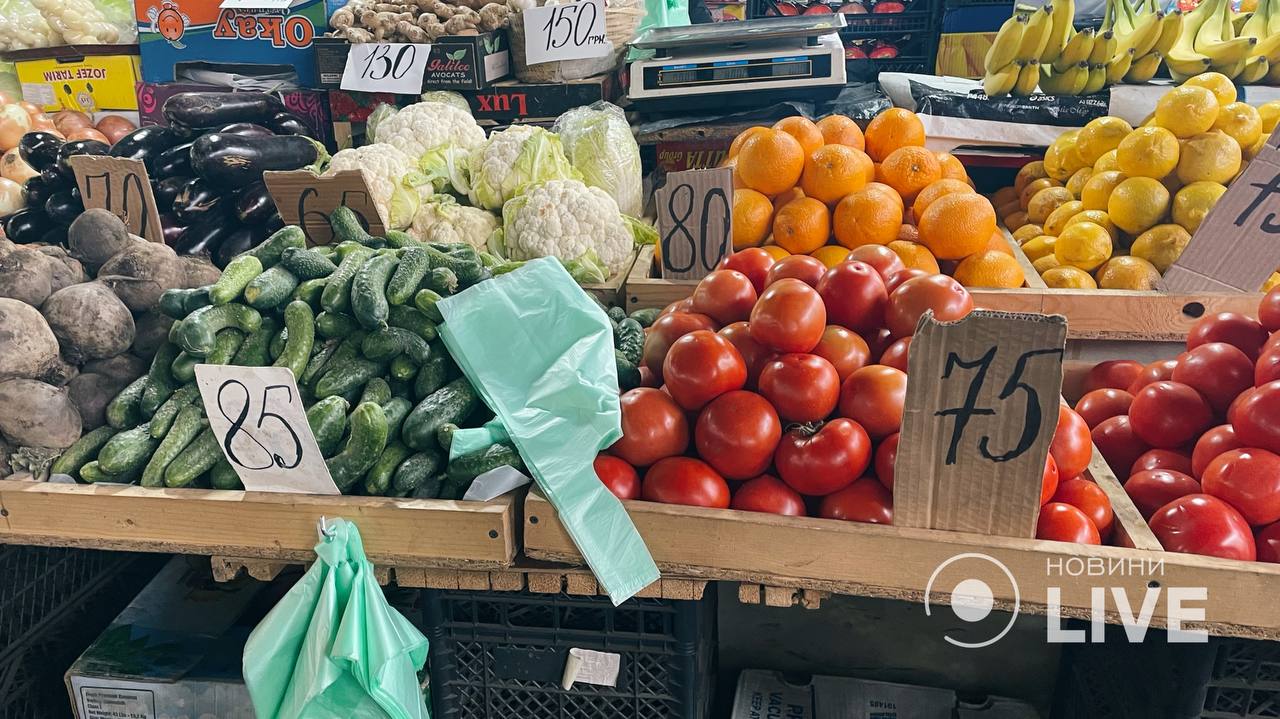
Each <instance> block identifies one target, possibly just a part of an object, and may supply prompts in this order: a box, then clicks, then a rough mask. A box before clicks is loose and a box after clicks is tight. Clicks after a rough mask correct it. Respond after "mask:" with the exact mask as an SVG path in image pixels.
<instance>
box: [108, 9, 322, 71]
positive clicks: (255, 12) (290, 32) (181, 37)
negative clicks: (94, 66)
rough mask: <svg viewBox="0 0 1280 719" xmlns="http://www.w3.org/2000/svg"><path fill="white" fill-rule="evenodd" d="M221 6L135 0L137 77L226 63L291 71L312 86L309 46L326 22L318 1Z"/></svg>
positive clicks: (261, 69)
mask: <svg viewBox="0 0 1280 719" xmlns="http://www.w3.org/2000/svg"><path fill="white" fill-rule="evenodd" d="M227 4H229V5H230V4H232V3H230V2H228V3H227ZM236 4H239V5H244V4H248V5H254V4H257V5H265V4H267V3H265V2H263V3H236ZM221 5H222V0H134V5H133V8H134V17H135V19H136V20H137V23H138V45H139V47H140V49H141V52H142V79H143V80H145V81H147V82H172V81H174V80H176V79H178V74H177V73H178V72H179V70H180V69H181V68H182V67H185V66H192V65H198V66H202V67H219V66H222V65H228V64H230V65H252V66H257V67H256V69H257V70H259V71H261V72H269V73H280V72H296V73H297V76H298V84H299V86H301V87H315V86H316V84H315V82H316V72H315V52H314V51H313V50H312V48H311V44H312V41H313V40H315V38H316V36H318V35H320V34H321V33H323V32H324V29H325V28H326V27H327V25H328V17H327V15H326V14H325V5H324V2H323V0H292V2H291V3H290V4H288V5H286V6H285V7H284V8H281V9H266V8H262V7H258V8H247V7H246V8H232V7H227V8H223V7H221Z"/></svg>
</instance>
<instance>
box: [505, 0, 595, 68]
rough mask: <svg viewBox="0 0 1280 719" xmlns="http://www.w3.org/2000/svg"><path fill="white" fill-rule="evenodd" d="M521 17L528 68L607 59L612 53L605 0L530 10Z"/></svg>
mask: <svg viewBox="0 0 1280 719" xmlns="http://www.w3.org/2000/svg"><path fill="white" fill-rule="evenodd" d="M520 17H521V19H522V21H523V22H524V33H525V35H524V61H525V63H526V64H528V65H537V64H538V63H542V62H555V61H557V60H583V59H586V58H592V57H604V56H606V55H608V54H609V53H611V52H613V42H612V41H610V40H609V37H608V35H607V34H606V33H605V19H604V2H603V0H578V1H577V2H571V3H566V4H564V5H548V6H545V7H534V8H529V9H528V10H524V11H523V12H521V13H520Z"/></svg>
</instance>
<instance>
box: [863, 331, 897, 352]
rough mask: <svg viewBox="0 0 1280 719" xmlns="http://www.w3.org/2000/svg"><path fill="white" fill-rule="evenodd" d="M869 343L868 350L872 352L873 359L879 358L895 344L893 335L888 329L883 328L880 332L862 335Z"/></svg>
mask: <svg viewBox="0 0 1280 719" xmlns="http://www.w3.org/2000/svg"><path fill="white" fill-rule="evenodd" d="M862 338H863V339H865V340H866V341H867V349H868V350H870V351H871V356H872V357H879V356H880V355H882V354H884V351H885V350H887V349H889V345H891V344H893V333H892V332H890V331H889V329H888V328H887V327H881V328H880V329H879V330H877V331H875V332H873V333H871V334H866V335H862Z"/></svg>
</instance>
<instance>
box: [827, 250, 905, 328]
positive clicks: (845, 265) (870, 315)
mask: <svg viewBox="0 0 1280 719" xmlns="http://www.w3.org/2000/svg"><path fill="white" fill-rule="evenodd" d="M890 251H891V252H892V250H890ZM818 294H819V295H821V296H822V301H823V303H824V304H825V305H826V306H827V317H828V318H830V321H831V324H833V325H840V326H841V327H847V328H848V329H851V330H853V331H854V332H857V333H859V334H862V333H866V332H873V331H875V330H877V329H879V328H880V327H882V326H884V311H885V306H886V305H887V304H888V302H889V293H888V291H887V290H885V288H884V279H883V278H881V277H880V273H879V272H876V268H874V267H872V266H871V265H868V264H867V263H865V262H847V261H846V262H841V263H840V264H838V265H836V266H835V267H832V268H831V269H829V270H827V273H826V274H825V275H823V276H822V280H821V281H819V282H818Z"/></svg>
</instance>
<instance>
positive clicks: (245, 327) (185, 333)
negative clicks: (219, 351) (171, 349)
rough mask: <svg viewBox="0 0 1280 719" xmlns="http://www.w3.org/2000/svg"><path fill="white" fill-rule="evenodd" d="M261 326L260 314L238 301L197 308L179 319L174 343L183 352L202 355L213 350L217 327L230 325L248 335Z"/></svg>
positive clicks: (224, 327)
mask: <svg viewBox="0 0 1280 719" xmlns="http://www.w3.org/2000/svg"><path fill="white" fill-rule="evenodd" d="M261 326H262V315H261V314H259V313H258V311H257V310H255V309H253V308H252V307H247V306H245V305H242V304H238V303H235V302H233V303H230V304H225V305H211V306H209V307H201V308H200V309H198V310H196V311H195V312H192V313H191V314H190V315H188V316H187V318H186V319H185V320H183V321H182V328H181V330H180V331H179V332H178V342H177V344H178V346H179V347H181V348H182V350H183V351H184V352H186V353H187V354H190V355H195V356H196V357H204V356H205V355H208V354H209V353H210V352H212V351H213V345H214V340H215V339H216V336H217V334H218V331H219V330H223V329H226V328H228V327H234V328H236V329H238V330H240V331H241V332H244V333H245V334H249V333H251V332H253V331H254V330H256V329H258V328H259V327H261Z"/></svg>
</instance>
